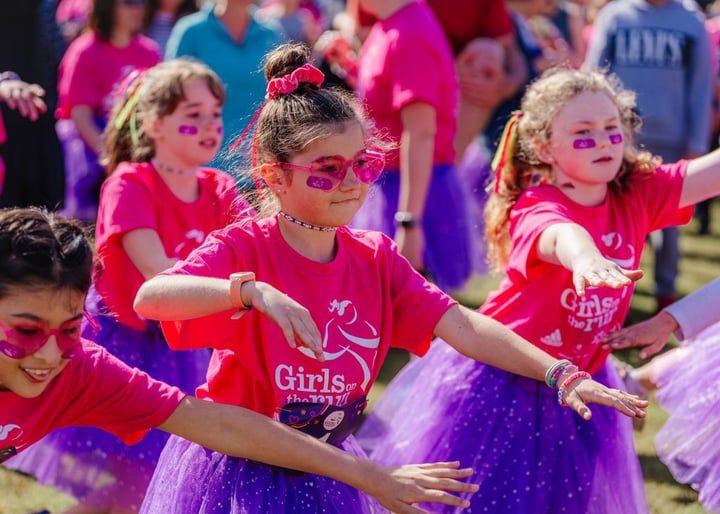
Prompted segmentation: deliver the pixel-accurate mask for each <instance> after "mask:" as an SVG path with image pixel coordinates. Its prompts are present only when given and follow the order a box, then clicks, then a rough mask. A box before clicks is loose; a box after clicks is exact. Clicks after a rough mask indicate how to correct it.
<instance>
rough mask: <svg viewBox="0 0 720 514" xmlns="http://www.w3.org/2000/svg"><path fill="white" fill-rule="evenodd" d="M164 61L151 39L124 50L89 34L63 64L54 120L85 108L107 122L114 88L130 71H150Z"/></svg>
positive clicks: (78, 41)
mask: <svg viewBox="0 0 720 514" xmlns="http://www.w3.org/2000/svg"><path fill="white" fill-rule="evenodd" d="M160 60H161V56H160V48H159V47H158V46H157V43H155V41H153V40H152V39H150V38H148V37H145V36H142V35H138V36H135V37H134V38H133V39H132V40H131V41H130V44H129V45H128V46H126V47H124V48H120V47H117V46H114V45H112V44H111V43H110V42H109V41H101V40H100V39H98V37H97V35H96V34H95V32H92V31H90V32H86V33H85V34H82V35H81V36H79V37H78V38H77V39H75V40H74V41H73V42H72V43H70V46H69V47H68V49H67V51H66V52H65V55H64V57H63V59H62V61H61V62H60V69H59V79H58V108H57V111H56V113H55V117H56V118H58V119H69V118H70V113H71V112H72V108H73V107H75V106H77V105H86V106H88V107H91V108H92V109H93V113H94V114H95V116H97V117H100V118H104V117H106V116H107V115H108V113H109V112H110V109H112V106H113V103H114V100H113V98H112V93H113V90H114V88H115V84H116V83H118V82H119V81H120V80H121V79H122V78H123V77H125V76H127V75H128V74H129V73H130V72H131V71H133V70H135V69H138V68H151V67H152V66H155V65H156V64H157V63H159V62H160Z"/></svg>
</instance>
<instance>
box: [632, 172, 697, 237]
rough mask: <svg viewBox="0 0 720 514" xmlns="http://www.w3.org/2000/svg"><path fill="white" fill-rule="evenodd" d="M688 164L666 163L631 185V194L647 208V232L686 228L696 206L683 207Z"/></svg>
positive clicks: (635, 180) (638, 177) (638, 178)
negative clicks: (682, 226) (683, 187)
mask: <svg viewBox="0 0 720 514" xmlns="http://www.w3.org/2000/svg"><path fill="white" fill-rule="evenodd" d="M688 164H689V161H686V160H682V161H678V162H674V163H670V164H663V165H661V166H659V167H658V168H657V170H655V173H651V174H640V173H638V174H637V175H636V176H635V177H634V181H633V183H632V184H631V195H632V196H633V197H634V198H636V200H637V201H638V202H641V205H646V206H647V213H648V222H649V227H648V231H650V232H651V231H653V230H658V229H661V228H665V227H669V226H673V225H684V224H686V223H688V222H689V221H690V219H691V217H692V213H693V208H694V207H693V206H692V205H689V206H687V207H684V208H682V209H681V208H680V207H679V204H680V194H681V193H682V186H683V181H684V180H685V173H686V172H687V167H688Z"/></svg>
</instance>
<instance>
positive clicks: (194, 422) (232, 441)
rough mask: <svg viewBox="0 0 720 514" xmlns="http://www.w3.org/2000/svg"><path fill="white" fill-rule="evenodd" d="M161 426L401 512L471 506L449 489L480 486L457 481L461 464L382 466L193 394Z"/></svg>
mask: <svg viewBox="0 0 720 514" xmlns="http://www.w3.org/2000/svg"><path fill="white" fill-rule="evenodd" d="M158 428H160V429H162V430H164V431H166V432H171V433H174V434H177V435H179V436H180V437H184V438H186V439H189V440H191V441H194V442H196V443H198V444H200V445H202V446H205V447H206V448H210V449H211V450H214V451H217V452H221V453H225V454H227V455H232V456H235V457H243V458H247V459H252V460H256V461H260V462H264V463H267V464H271V465H275V466H282V467H285V468H291V469H298V470H300V471H305V472H307V473H313V474H320V475H326V476H329V477H332V478H334V479H336V480H340V481H342V482H345V483H347V484H349V485H351V486H353V487H355V488H357V489H360V490H362V491H365V492H366V493H368V494H370V495H372V496H374V497H375V498H377V499H378V500H379V501H380V503H382V504H383V505H384V506H385V507H387V508H388V509H390V510H391V511H392V512H396V513H399V514H419V513H421V512H425V511H424V510H422V509H419V508H417V507H413V505H412V504H413V503H419V502H435V503H444V504H447V505H453V506H457V507H467V506H468V505H469V502H467V501H466V500H463V499H461V498H458V497H457V496H454V495H452V494H449V493H447V492H446V491H454V492H465V493H467V492H475V491H477V490H478V487H477V485H474V484H468V483H464V482H459V481H458V480H457V479H462V478H467V477H469V476H470V475H471V474H472V470H471V469H458V466H459V463H458V462H441V463H434V464H420V465H407V466H397V467H380V466H378V465H376V464H374V463H373V462H371V461H369V460H365V459H361V458H359V457H356V456H354V455H351V454H349V453H347V452H344V451H342V450H339V449H337V448H335V447H334V446H332V445H329V444H327V443H324V442H322V441H319V440H317V439H315V438H314V437H312V436H309V435H307V434H304V433H302V432H300V431H299V430H295V429H292V428H289V427H287V426H285V425H283V424H282V423H278V422H276V421H273V420H271V419H270V418H268V417H266V416H263V415H260V414H257V413H255V412H252V411H250V410H248V409H243V408H240V407H235V406H232V405H224V404H221V403H214V402H209V401H203V400H199V399H197V398H194V397H190V396H188V397H185V399H184V400H183V401H182V402H181V403H180V405H179V406H178V407H177V409H175V411H174V412H173V414H171V415H170V417H169V418H168V419H167V420H166V421H165V422H164V423H163V424H162V425H160V426H159V427H158Z"/></svg>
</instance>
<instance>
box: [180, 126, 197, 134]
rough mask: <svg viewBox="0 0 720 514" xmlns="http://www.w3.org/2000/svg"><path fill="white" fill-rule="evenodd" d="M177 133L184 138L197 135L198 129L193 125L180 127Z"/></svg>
mask: <svg viewBox="0 0 720 514" xmlns="http://www.w3.org/2000/svg"><path fill="white" fill-rule="evenodd" d="M178 132H179V133H180V134H183V135H185V136H194V135H196V134H197V133H198V128H197V127H196V126H195V125H180V126H179V127H178Z"/></svg>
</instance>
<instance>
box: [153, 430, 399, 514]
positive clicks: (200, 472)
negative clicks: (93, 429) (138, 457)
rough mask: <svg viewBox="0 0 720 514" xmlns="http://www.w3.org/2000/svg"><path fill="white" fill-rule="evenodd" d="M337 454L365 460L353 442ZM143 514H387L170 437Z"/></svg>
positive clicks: (359, 496)
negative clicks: (355, 456) (345, 453)
mask: <svg viewBox="0 0 720 514" xmlns="http://www.w3.org/2000/svg"><path fill="white" fill-rule="evenodd" d="M340 448H341V449H343V450H345V451H347V452H349V453H351V454H353V455H358V456H362V457H364V456H365V455H364V453H363V452H362V450H361V449H360V447H359V446H358V445H357V443H356V442H355V440H354V439H353V437H352V436H351V437H348V438H347V439H345V441H344V442H342V443H341V444H340ZM140 512H141V514H188V513H191V512H192V513H193V514H196V513H197V514H250V513H253V514H254V513H258V514H259V513H262V514H348V513H353V514H370V513H383V514H385V513H387V512H388V511H387V510H386V509H384V508H383V507H382V506H381V505H380V504H379V503H378V502H377V500H375V499H373V498H371V497H369V496H367V495H366V494H364V493H362V492H360V491H358V490H357V489H354V488H352V487H350V486H348V485H345V484H343V483H341V482H337V481H335V480H332V479H330V478H327V477H322V476H318V475H303V474H298V473H297V472H288V471H287V470H284V469H281V468H276V467H272V466H267V465H265V464H261V463H259V462H256V461H251V460H247V459H240V458H236V457H228V456H226V455H223V454H221V453H216V452H213V451H210V450H208V449H206V448H203V447H202V446H199V445H197V444H195V443H192V442H190V441H187V440H185V439H182V438H180V437H176V436H172V437H170V440H169V441H168V444H167V446H166V447H165V450H164V451H163V453H162V455H161V457H160V461H159V462H158V466H157V469H156V471H155V475H154V476H153V479H152V482H151V483H150V486H149V487H148V491H147V496H146V498H145V502H144V503H143V505H142V508H141V510H140Z"/></svg>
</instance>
